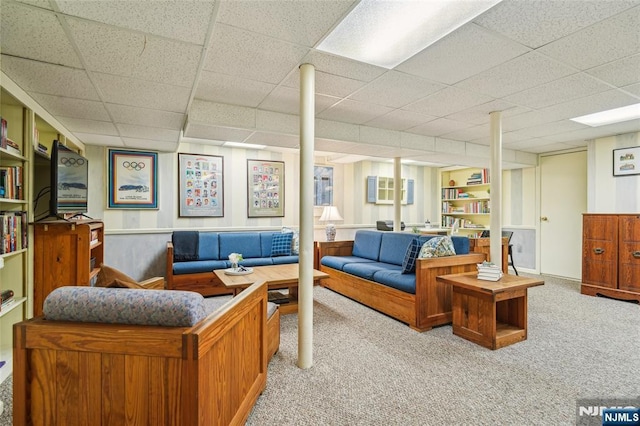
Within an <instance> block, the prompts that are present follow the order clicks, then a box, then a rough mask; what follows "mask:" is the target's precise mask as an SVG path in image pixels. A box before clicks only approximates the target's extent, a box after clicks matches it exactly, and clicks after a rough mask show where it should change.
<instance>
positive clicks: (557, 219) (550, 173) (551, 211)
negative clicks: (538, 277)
mask: <svg viewBox="0 0 640 426" xmlns="http://www.w3.org/2000/svg"><path fill="white" fill-rule="evenodd" d="M540 178H541V181H540V190H541V194H540V213H541V214H540V252H541V253H540V272H541V273H543V274H548V275H555V276H558V277H566V278H571V279H577V280H581V279H582V213H586V211H587V152H586V151H580V152H572V153H568V154H558V155H549V156H543V157H541V158H540Z"/></svg>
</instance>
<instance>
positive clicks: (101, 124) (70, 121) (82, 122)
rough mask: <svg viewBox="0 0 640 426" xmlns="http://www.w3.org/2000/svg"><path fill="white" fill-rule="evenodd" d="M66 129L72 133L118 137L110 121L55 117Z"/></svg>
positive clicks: (116, 130)
mask: <svg viewBox="0 0 640 426" xmlns="http://www.w3.org/2000/svg"><path fill="white" fill-rule="evenodd" d="M57 119H58V121H59V122H60V123H62V125H63V126H65V127H66V128H67V129H69V130H70V131H72V132H74V133H75V132H79V133H93V134H103V135H109V136H118V129H116V126H114V125H113V123H111V122H110V121H97V120H86V119H81V118H73V117H62V116H58V117H57Z"/></svg>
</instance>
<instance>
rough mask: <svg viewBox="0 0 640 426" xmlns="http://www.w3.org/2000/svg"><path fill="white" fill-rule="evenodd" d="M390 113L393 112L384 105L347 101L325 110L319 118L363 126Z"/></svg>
mask: <svg viewBox="0 0 640 426" xmlns="http://www.w3.org/2000/svg"><path fill="white" fill-rule="evenodd" d="M389 112H391V108H388V107H385V106H382V105H374V104H366V103H362V102H356V101H352V100H349V99H346V100H344V101H342V102H340V103H338V104H337V105H334V106H332V107H331V108H327V109H325V110H324V111H322V112H321V113H319V114H317V116H318V117H320V118H324V119H327V120H336V121H346V122H347V123H356V124H362V123H365V122H367V121H370V120H373V119H374V118H376V117H379V116H381V115H384V114H387V113H389Z"/></svg>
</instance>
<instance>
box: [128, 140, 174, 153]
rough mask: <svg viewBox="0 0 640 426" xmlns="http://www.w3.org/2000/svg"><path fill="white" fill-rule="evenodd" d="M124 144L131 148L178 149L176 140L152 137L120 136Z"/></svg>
mask: <svg viewBox="0 0 640 426" xmlns="http://www.w3.org/2000/svg"><path fill="white" fill-rule="evenodd" d="M122 141H123V142H124V146H125V147H127V148H133V149H149V150H153V151H165V152H175V151H177V149H178V141H177V140H176V141H175V142H168V141H160V140H154V139H151V140H150V139H137V138H125V137H123V138H122Z"/></svg>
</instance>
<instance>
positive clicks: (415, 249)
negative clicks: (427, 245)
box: [402, 238, 422, 274]
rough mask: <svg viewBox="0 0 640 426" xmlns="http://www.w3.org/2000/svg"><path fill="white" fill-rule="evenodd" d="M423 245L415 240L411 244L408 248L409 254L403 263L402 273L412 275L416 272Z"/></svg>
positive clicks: (407, 253)
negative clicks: (417, 260)
mask: <svg viewBox="0 0 640 426" xmlns="http://www.w3.org/2000/svg"><path fill="white" fill-rule="evenodd" d="M421 246H422V244H421V243H420V240H419V239H417V238H414V239H413V240H411V243H409V247H407V252H406V253H405V255H404V260H403V261H402V273H403V274H410V273H412V272H415V271H416V259H417V258H418V253H420V247H421Z"/></svg>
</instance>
